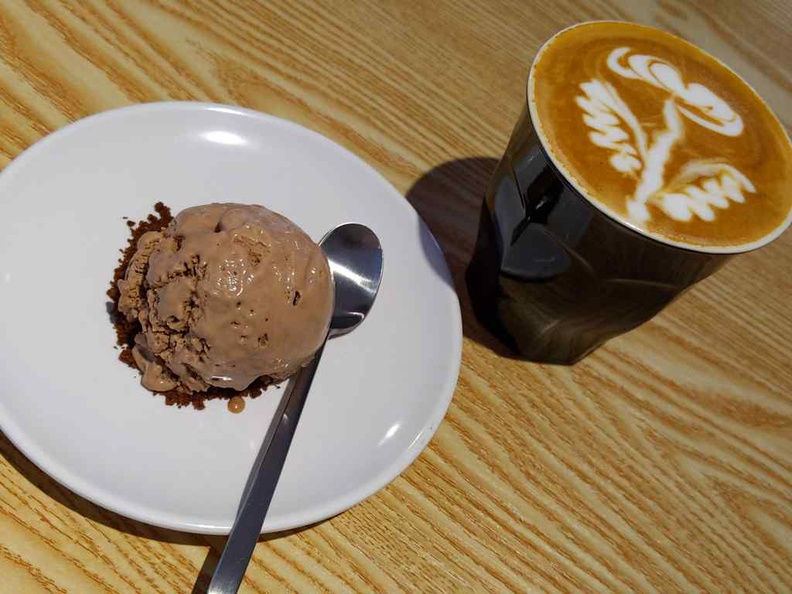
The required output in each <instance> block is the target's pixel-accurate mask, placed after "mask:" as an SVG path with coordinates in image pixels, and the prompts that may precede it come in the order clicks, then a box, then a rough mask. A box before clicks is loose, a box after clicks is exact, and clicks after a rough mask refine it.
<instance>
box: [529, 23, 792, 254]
mask: <svg viewBox="0 0 792 594" xmlns="http://www.w3.org/2000/svg"><path fill="white" fill-rule="evenodd" d="M529 107H530V110H531V117H532V120H533V123H534V126H535V127H536V129H537V132H538V133H539V136H540V138H541V139H542V142H543V145H544V146H545V149H546V150H547V152H548V155H549V156H550V157H551V159H552V160H553V162H554V163H555V164H556V166H557V167H559V169H560V171H561V173H562V174H564V175H565V176H567V177H568V178H569V179H570V181H571V182H572V183H573V184H574V185H576V186H577V187H578V189H580V190H581V192H582V193H583V194H584V195H585V196H586V197H587V198H588V199H589V200H591V201H592V202H594V203H595V204H596V205H597V206H599V207H600V208H602V209H603V210H605V211H606V212H609V213H610V214H612V215H614V216H615V217H617V218H619V219H621V220H623V221H625V222H626V223H628V224H630V225H631V226H633V227H635V228H637V229H638V230H641V231H643V232H645V233H647V234H649V235H652V236H655V237H659V238H661V239H663V240H668V241H671V242H672V243H677V244H682V245H687V244H691V245H692V246H702V245H703V246H723V247H726V248H732V247H734V248H735V249H736V248H738V247H743V246H746V245H749V244H751V243H755V242H761V241H763V240H764V238H766V237H769V236H770V235H771V234H773V233H776V234H777V233H778V232H780V231H779V229H780V228H781V227H783V226H785V225H786V224H787V223H788V221H789V219H790V215H791V211H792V156H791V150H790V143H789V138H788V137H787V135H786V132H785V131H784V129H783V128H782V126H781V125H780V123H779V122H778V120H777V119H776V118H775V116H773V114H772V112H771V111H770V110H769V108H768V107H767V106H766V105H765V104H764V103H763V102H762V101H761V99H759V97H758V96H757V95H756V93H755V92H754V91H753V90H752V89H751V88H750V87H749V86H748V85H747V84H746V83H745V82H744V81H742V80H741V79H740V78H739V77H737V76H736V75H735V74H734V73H733V72H731V71H730V70H728V69H727V68H726V67H724V66H723V65H722V64H720V63H719V62H718V61H717V60H715V59H714V58H712V57H711V56H709V55H708V54H705V53H704V52H702V51H701V50H699V49H698V48H696V47H695V46H692V45H690V44H688V43H687V42H685V41H683V40H681V39H678V38H676V37H674V36H672V35H670V34H667V33H664V32H662V31H658V30H656V29H651V28H648V27H642V26H640V25H633V24H630V23H616V22H600V23H587V24H583V25H578V26H575V27H572V28H570V29H567V30H566V31H563V32H561V33H559V34H558V35H556V37H554V38H553V39H552V40H551V41H549V42H548V43H547V44H546V45H545V46H544V47H543V48H542V50H541V51H540V54H539V55H538V56H537V58H536V60H535V62H534V65H533V67H532V69H531V75H530V78H529Z"/></svg>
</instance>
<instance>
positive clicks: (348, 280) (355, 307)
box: [320, 223, 383, 338]
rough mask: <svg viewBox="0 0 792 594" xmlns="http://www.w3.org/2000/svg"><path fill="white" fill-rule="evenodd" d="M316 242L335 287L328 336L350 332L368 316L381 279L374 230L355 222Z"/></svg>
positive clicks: (379, 256) (341, 226)
mask: <svg viewBox="0 0 792 594" xmlns="http://www.w3.org/2000/svg"><path fill="white" fill-rule="evenodd" d="M320 245H321V246H322V250H323V251H324V253H325V256H327V261H328V263H329V264H330V271H331V273H332V275H333V284H334V286H335V305H334V307H333V317H332V319H331V321H330V331H329V333H328V335H329V337H331V338H332V337H335V336H341V335H344V334H347V333H349V332H351V331H352V330H354V329H355V328H356V327H357V326H358V325H359V324H360V323H361V322H362V321H363V319H364V318H365V317H366V315H368V312H369V310H370V309H371V306H372V305H373V304H374V299H375V298H376V296H377V291H378V290H379V285H380V280H381V279H382V266H383V261H382V248H381V247H380V242H379V239H377V236H376V235H375V234H374V232H373V231H372V230H371V229H369V228H368V227H366V226H365V225H361V224H359V223H346V224H344V225H340V226H338V227H336V228H335V229H333V230H332V231H330V232H329V233H328V234H327V235H325V236H324V238H323V239H322V241H321V242H320Z"/></svg>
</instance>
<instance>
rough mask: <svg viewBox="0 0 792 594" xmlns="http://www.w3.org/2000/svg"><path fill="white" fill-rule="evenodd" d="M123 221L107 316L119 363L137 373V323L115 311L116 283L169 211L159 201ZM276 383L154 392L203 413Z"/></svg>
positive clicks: (166, 219)
mask: <svg viewBox="0 0 792 594" xmlns="http://www.w3.org/2000/svg"><path fill="white" fill-rule="evenodd" d="M124 219H125V220H126V225H127V227H129V230H130V237H129V240H128V241H127V245H126V247H125V248H123V249H121V250H119V251H120V252H121V258H119V260H118V266H117V267H116V269H115V271H114V272H113V280H112V281H111V282H110V288H109V289H108V290H107V297H108V298H109V299H110V303H108V309H109V311H110V317H111V320H112V322H113V326H114V327H115V332H116V344H117V346H118V347H119V348H120V349H121V352H120V354H119V355H118V359H119V361H121V362H122V363H125V364H126V365H129V366H130V367H132V368H133V369H135V370H138V367H137V365H135V359H134V357H133V356H132V347H134V345H135V335H137V334H138V333H139V332H140V331H141V326H140V323H139V322H138V321H137V320H134V321H128V320H127V319H126V316H124V315H122V314H121V313H120V312H119V311H118V300H119V298H120V297H121V292H120V291H119V290H118V281H119V280H120V279H122V278H124V275H125V274H126V269H127V267H128V266H129V263H130V261H131V260H132V257H133V256H134V255H135V252H136V251H137V242H138V240H139V239H140V237H141V236H142V235H143V234H144V233H147V232H149V231H161V230H162V229H165V228H166V227H167V226H168V225H170V223H171V221H172V220H173V215H172V214H171V210H170V208H168V207H167V206H165V205H164V204H163V203H162V202H157V203H156V204H155V205H154V213H152V214H150V215H149V216H148V217H147V218H145V219H143V220H142V221H138V222H137V223H136V222H134V221H132V220H128V218H127V217H124ZM277 383H279V382H276V381H273V380H272V378H270V377H260V378H258V379H257V380H255V381H254V382H253V383H252V384H250V385H249V386H248V387H247V388H245V389H244V390H241V391H239V390H233V389H231V388H217V387H214V386H213V387H211V388H209V389H208V390H207V391H205V392H186V391H183V390H181V389H180V388H178V387H177V388H174V389H173V390H169V391H167V392H157V393H156V394H161V395H162V396H164V397H165V404H168V405H176V406H177V407H180V408H181V407H182V406H192V407H193V408H195V409H198V410H202V409H203V408H205V407H206V401H207V400H214V399H226V400H228V399H231V398H233V397H234V396H248V397H250V398H256V397H258V396H260V395H261V394H262V392H263V391H264V390H266V389H267V388H268V387H269V386H271V385H274V384H277Z"/></svg>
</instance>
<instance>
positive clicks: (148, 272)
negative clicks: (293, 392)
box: [118, 204, 333, 392]
mask: <svg viewBox="0 0 792 594" xmlns="http://www.w3.org/2000/svg"><path fill="white" fill-rule="evenodd" d="M118 288H119V291H120V299H119V302H118V310H119V311H120V312H121V313H122V314H123V315H125V316H126V317H127V319H128V320H130V321H133V320H135V319H136V320H138V321H139V322H140V325H141V332H140V333H139V334H138V335H137V337H136V338H135V347H134V350H133V354H134V357H135V362H136V363H137V365H138V367H140V369H141V371H142V372H143V380H142V382H143V385H144V386H145V387H146V388H148V389H150V390H153V391H157V392H164V391H168V390H172V389H174V388H178V389H180V390H183V391H186V392H203V391H206V390H207V389H208V388H209V387H210V386H217V387H220V388H233V389H235V390H243V389H245V388H246V387H247V386H248V385H250V383H251V382H253V381H254V380H255V379H256V378H258V377H262V376H264V377H269V378H271V379H273V380H280V379H284V378H286V377H288V376H290V375H292V374H293V373H294V372H296V371H297V370H298V369H299V368H300V367H302V366H303V365H304V364H305V363H307V362H308V361H309V360H310V359H311V357H312V356H313V354H314V352H315V351H316V350H317V349H318V348H319V346H320V345H321V344H322V341H323V340H324V337H325V335H326V333H327V329H328V325H329V323H330V316H331V313H332V309H333V283H332V278H331V276H330V269H329V267H328V264H327V260H326V259H325V257H324V254H323V253H322V250H321V248H320V247H319V246H318V245H316V244H315V243H314V242H313V241H312V240H311V238H310V237H308V235H306V234H305V232H303V231H302V230H301V229H300V228H299V227H297V225H295V224H294V223H292V222H291V221H289V220H288V219H287V218H285V217H283V216H281V215H279V214H277V213H274V212H272V211H270V210H268V209H266V208H264V207H263V206H252V205H242V204H209V205H206V206H196V207H193V208H188V209H186V210H184V211H182V212H181V213H179V214H178V215H177V216H176V218H175V219H174V220H173V221H172V222H171V224H170V225H169V226H168V227H167V228H166V229H165V230H164V231H162V232H149V233H146V234H144V235H143V236H142V237H141V238H140V239H139V240H138V244H137V252H136V253H135V255H134V257H133V258H132V260H131V262H130V263H129V266H128V267H127V270H126V274H125V278H124V279H122V280H120V281H118Z"/></svg>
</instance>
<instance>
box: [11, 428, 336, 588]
mask: <svg viewBox="0 0 792 594" xmlns="http://www.w3.org/2000/svg"><path fill="white" fill-rule="evenodd" d="M0 453H2V456H3V458H4V459H5V460H6V461H7V462H8V464H9V465H11V466H13V467H14V468H15V469H16V470H17V472H19V474H21V475H22V476H24V477H25V478H26V479H27V480H28V481H30V483H31V484H33V485H34V486H35V487H36V488H37V489H39V490H40V491H42V492H43V493H44V494H46V495H47V496H49V497H51V498H52V499H54V500H55V501H57V502H58V503H60V504H61V505H63V506H65V507H67V508H69V509H70V510H72V511H73V512H76V513H78V514H80V515H82V516H84V517H86V518H88V519H89V520H92V521H94V522H97V523H99V524H102V525H104V526H107V527H108V528H112V529H113V530H118V531H120V532H124V533H126V534H130V535H132V536H139V537H142V538H151V539H153V540H158V541H160V542H165V543H170V544H179V545H198V546H208V547H209V550H208V551H207V555H206V559H205V560H204V562H203V565H202V566H201V569H200V571H199V572H198V575H197V576H196V581H195V585H194V587H193V589H192V592H193V594H202V593H203V592H206V589H207V587H208V585H209V580H210V579H211V577H212V573H214V568H215V566H216V565H217V562H218V560H219V559H220V553H221V552H222V550H223V546H224V545H225V540H226V537H225V536H210V535H205V534H190V533H188V532H178V531H176V530H168V529H167V528H158V527H156V526H151V525H149V524H144V523H143V522H137V521H135V520H130V519H129V518H125V517H123V516H121V515H119V514H117V513H115V512H111V511H109V510H106V509H104V508H102V507H99V506H98V505H96V504H94V503H91V502H90V501H88V500H87V499H85V498H84V497H81V496H80V495H77V494H76V493H74V492H72V491H70V490H69V489H67V488H66V487H64V486H63V485H61V484H60V483H58V482H57V481H56V480H55V479H53V478H51V477H50V476H49V475H47V474H46V473H45V472H44V471H42V470H40V469H39V468H38V466H36V465H35V464H33V462H31V461H30V460H28V459H27V458H26V457H25V455H24V454H23V453H22V452H20V451H19V450H18V449H17V448H16V446H14V444H12V443H11V441H10V440H9V439H8V437H6V436H5V435H4V434H2V433H0ZM321 523H322V522H317V523H315V524H311V525H309V526H304V527H302V528H299V529H295V530H285V531H283V532H273V533H271V534H264V535H262V536H261V537H260V538H259V543H262V542H268V541H271V540H275V539H278V538H282V537H284V536H290V535H292V534H298V533H300V532H302V531H304V530H309V529H311V528H314V527H315V526H318V525H319V524H321Z"/></svg>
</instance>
